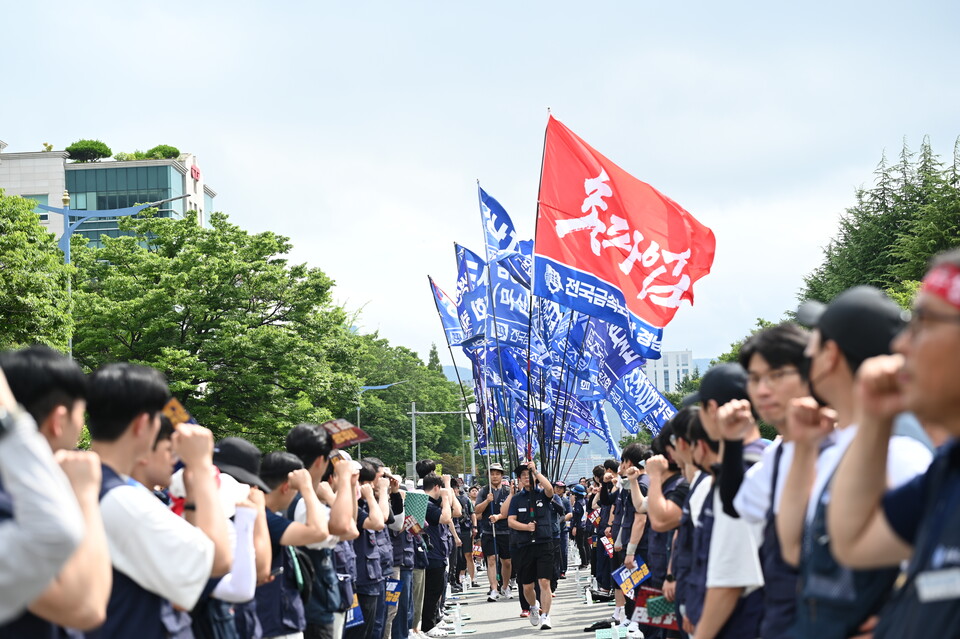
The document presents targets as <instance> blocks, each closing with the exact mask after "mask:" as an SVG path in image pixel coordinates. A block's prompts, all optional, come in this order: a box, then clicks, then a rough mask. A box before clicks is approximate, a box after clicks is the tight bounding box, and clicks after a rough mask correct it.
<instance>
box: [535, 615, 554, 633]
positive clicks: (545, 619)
mask: <svg viewBox="0 0 960 639" xmlns="http://www.w3.org/2000/svg"><path fill="white" fill-rule="evenodd" d="M531 616H532V615H531ZM550 628H553V626H551V625H550V615H543V616H542V617H540V630H550Z"/></svg>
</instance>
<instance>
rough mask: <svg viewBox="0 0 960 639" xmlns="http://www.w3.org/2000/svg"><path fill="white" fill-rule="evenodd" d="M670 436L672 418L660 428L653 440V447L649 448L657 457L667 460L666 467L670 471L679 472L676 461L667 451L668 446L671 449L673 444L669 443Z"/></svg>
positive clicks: (671, 433)
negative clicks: (661, 456)
mask: <svg viewBox="0 0 960 639" xmlns="http://www.w3.org/2000/svg"><path fill="white" fill-rule="evenodd" d="M672 436H673V418H671V419H670V420H669V421H667V423H666V424H664V425H663V426H662V427H661V428H660V432H659V433H658V434H657V436H656V437H654V438H653V446H652V447H651V448H653V450H655V451H656V453H657V454H658V455H663V456H664V457H666V458H667V461H668V462H669V464H668V466H667V467H668V468H669V469H670V470H680V467H679V466H677V460H675V459H674V458H673V455H671V454H670V451H669V450H667V447H668V446H669V447H670V448H673V444H671V443H670V437H672Z"/></svg>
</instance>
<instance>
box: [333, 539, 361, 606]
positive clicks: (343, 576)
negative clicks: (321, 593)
mask: <svg viewBox="0 0 960 639" xmlns="http://www.w3.org/2000/svg"><path fill="white" fill-rule="evenodd" d="M356 557H357V553H356V552H355V551H354V550H353V542H352V541H340V542H337V545H336V546H334V548H333V567H334V570H336V571H337V581H338V582H339V585H340V608H339V609H338V611H339V612H345V611H347V610H349V609H350V607H351V606H353V595H354V590H353V584H354V582H355V581H356V580H357V561H356Z"/></svg>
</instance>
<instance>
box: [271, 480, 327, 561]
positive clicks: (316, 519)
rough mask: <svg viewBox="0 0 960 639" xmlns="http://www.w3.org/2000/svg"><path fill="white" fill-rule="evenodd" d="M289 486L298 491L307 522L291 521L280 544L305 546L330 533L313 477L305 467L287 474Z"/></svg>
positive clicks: (324, 537)
mask: <svg viewBox="0 0 960 639" xmlns="http://www.w3.org/2000/svg"><path fill="white" fill-rule="evenodd" d="M288 477H289V479H288V481H289V482H290V487H291V488H295V489H296V490H298V491H300V497H301V498H302V499H303V505H304V506H305V507H306V509H307V522H306V523H305V524H301V523H299V522H296V521H295V522H292V523H291V524H290V525H289V526H287V529H286V530H284V531H283V536H281V537H280V544H281V545H283V546H306V545H308V544H316V543H320V542H321V541H323V540H324V539H326V538H327V536H328V535H329V534H330V533H329V530H328V528H327V518H326V517H325V516H324V514H323V512H322V511H321V509H320V500H319V499H317V493H316V492H315V491H314V489H313V478H312V477H310V471H308V470H307V469H305V468H301V469H299V470H295V471H293V472H291V473H290V475H289V476H288Z"/></svg>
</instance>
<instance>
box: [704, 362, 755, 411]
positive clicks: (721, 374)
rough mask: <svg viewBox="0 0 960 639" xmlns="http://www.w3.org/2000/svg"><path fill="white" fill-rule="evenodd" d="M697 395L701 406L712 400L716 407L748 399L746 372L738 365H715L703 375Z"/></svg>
mask: <svg viewBox="0 0 960 639" xmlns="http://www.w3.org/2000/svg"><path fill="white" fill-rule="evenodd" d="M697 394H698V395H699V396H700V403H701V404H705V403H706V402H707V401H709V400H711V399H712V400H714V401H716V402H717V405H718V406H723V405H724V404H726V403H727V402H729V401H731V400H734V399H750V398H749V397H748V396H747V371H745V370H743V366H740V364H733V363H727V364H717V365H716V366H714V367H713V368H710V369H708V370H707V372H706V373H704V374H703V378H702V379H701V380H700V390H699V391H698V392H697Z"/></svg>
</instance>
